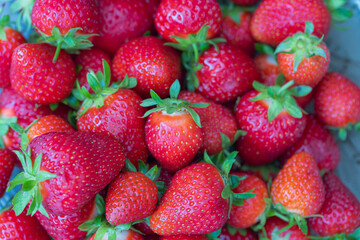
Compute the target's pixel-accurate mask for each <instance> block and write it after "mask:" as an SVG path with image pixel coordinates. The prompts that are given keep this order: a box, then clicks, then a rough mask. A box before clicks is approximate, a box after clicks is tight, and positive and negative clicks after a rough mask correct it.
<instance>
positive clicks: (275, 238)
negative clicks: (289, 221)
mask: <svg viewBox="0 0 360 240" xmlns="http://www.w3.org/2000/svg"><path fill="white" fill-rule="evenodd" d="M280 233H281V232H280V229H279V228H278V227H275V228H274V230H273V231H272V232H271V240H291V239H290V237H291V233H288V234H286V235H285V236H284V237H280V236H279V234H280ZM259 240H269V238H268V237H267V235H266V231H265V229H263V231H262V234H259Z"/></svg>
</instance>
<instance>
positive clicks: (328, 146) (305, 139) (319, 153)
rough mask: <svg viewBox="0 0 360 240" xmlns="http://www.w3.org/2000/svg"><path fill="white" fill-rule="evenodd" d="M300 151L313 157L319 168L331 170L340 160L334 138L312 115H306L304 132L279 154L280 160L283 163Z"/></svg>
mask: <svg viewBox="0 0 360 240" xmlns="http://www.w3.org/2000/svg"><path fill="white" fill-rule="evenodd" d="M302 151H306V152H308V153H310V154H311V155H312V156H313V157H314V159H315V161H316V163H317V165H318V167H319V169H320V170H330V171H333V170H335V169H336V168H337V166H338V164H339V162H340V149H339V146H338V144H337V142H336V140H335V138H334V137H333V135H332V134H331V133H330V131H329V130H327V129H326V128H325V127H324V126H323V125H322V124H321V123H320V122H319V121H318V120H317V119H316V118H315V116H313V115H309V116H308V117H307V124H306V128H305V131H304V134H303V135H302V137H301V138H300V139H299V141H297V142H296V143H295V144H294V145H292V146H291V148H289V149H288V150H287V151H286V152H285V153H284V154H283V155H282V156H281V162H283V163H285V162H286V160H287V159H288V158H290V157H291V156H293V155H294V154H295V153H298V152H302Z"/></svg>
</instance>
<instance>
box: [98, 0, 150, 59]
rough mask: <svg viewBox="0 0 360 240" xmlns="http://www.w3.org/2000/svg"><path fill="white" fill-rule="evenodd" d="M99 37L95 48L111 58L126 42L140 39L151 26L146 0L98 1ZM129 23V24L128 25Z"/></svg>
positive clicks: (148, 6)
mask: <svg viewBox="0 0 360 240" xmlns="http://www.w3.org/2000/svg"><path fill="white" fill-rule="evenodd" d="M98 2H99V9H100V36H99V37H97V38H96V40H95V46H96V47H98V48H100V49H102V50H103V51H105V52H107V53H108V54H109V55H111V56H113V55H114V54H115V52H116V51H117V50H118V49H119V48H120V46H121V45H122V44H123V43H125V42H126V41H127V40H130V39H133V38H136V37H140V36H142V35H143V34H144V33H145V32H147V31H149V30H151V28H152V25H153V16H152V15H153V12H152V8H153V7H152V5H147V1H146V0H137V1H135V2H134V1H133V0H99V1H98ZM129 23H130V24H129Z"/></svg>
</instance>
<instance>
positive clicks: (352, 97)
mask: <svg viewBox="0 0 360 240" xmlns="http://www.w3.org/2000/svg"><path fill="white" fill-rule="evenodd" d="M314 99H315V101H314V108H315V113H316V117H317V118H318V119H319V120H320V121H321V122H322V123H324V124H325V125H328V126H331V127H338V128H343V127H346V126H347V125H348V124H349V123H353V124H356V123H357V122H359V121H360V88H359V87H358V86H357V85H356V84H355V83H354V82H352V81H351V80H350V79H348V78H347V77H345V76H344V75H342V74H340V73H337V72H329V73H327V74H326V75H325V77H324V78H323V79H322V80H321V82H320V83H319V85H318V87H317V88H316V93H315V97H314ZM335 113H336V114H335Z"/></svg>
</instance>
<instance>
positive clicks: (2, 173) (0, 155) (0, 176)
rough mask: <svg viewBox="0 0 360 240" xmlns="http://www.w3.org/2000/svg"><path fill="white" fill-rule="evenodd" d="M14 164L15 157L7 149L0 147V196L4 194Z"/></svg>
mask: <svg viewBox="0 0 360 240" xmlns="http://www.w3.org/2000/svg"><path fill="white" fill-rule="evenodd" d="M14 166H15V158H14V156H13V154H12V152H10V151H9V150H8V149H5V148H0V198H1V197H2V196H3V195H4V193H5V191H6V188H7V184H8V182H9V179H10V177H11V173H12V171H13V169H14Z"/></svg>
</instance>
